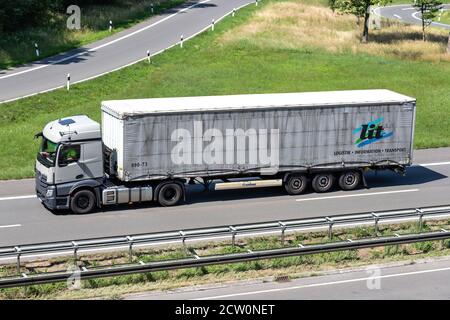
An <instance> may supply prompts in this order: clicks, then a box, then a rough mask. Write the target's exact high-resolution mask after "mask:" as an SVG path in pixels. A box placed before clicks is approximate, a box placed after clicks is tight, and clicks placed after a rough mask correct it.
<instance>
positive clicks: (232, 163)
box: [35, 90, 416, 213]
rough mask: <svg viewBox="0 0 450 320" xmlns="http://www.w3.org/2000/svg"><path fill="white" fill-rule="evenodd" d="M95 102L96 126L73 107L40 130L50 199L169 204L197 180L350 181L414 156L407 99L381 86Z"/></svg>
mask: <svg viewBox="0 0 450 320" xmlns="http://www.w3.org/2000/svg"><path fill="white" fill-rule="evenodd" d="M101 110H102V126H101V127H100V124H99V123H97V122H95V121H93V120H91V119H90V118H88V117H87V116H84V115H78V116H73V117H66V118H63V119H59V120H55V121H52V122H50V123H48V124H47V125H46V126H45V128H44V130H43V131H42V132H41V133H39V134H37V136H40V137H41V138H42V141H41V146H40V150H39V152H38V154H37V159H36V168H35V170H36V192H37V195H38V197H39V199H40V200H41V201H42V203H43V204H44V205H45V206H46V207H48V208H49V209H55V210H63V209H70V210H71V211H72V212H74V213H88V212H91V211H92V210H94V209H95V208H100V207H103V206H109V205H115V204H120V203H141V202H150V201H156V202H158V203H160V204H161V205H163V206H172V205H176V204H178V203H180V202H181V201H183V200H184V199H185V194H186V192H185V189H186V185H187V183H192V182H194V181H198V182H201V183H204V184H205V185H206V186H208V185H209V183H210V182H212V181H215V182H216V183H215V184H214V186H215V189H230V188H251V187H264V186H284V188H285V190H286V191H287V193H288V194H291V195H299V194H301V193H303V192H304V191H305V190H306V189H307V188H308V187H311V188H312V189H313V190H314V191H316V192H326V191H329V190H330V189H331V188H332V187H333V185H335V184H336V185H338V186H339V187H340V188H341V189H343V190H352V189H355V188H356V187H358V185H360V184H361V183H362V181H364V176H363V172H364V171H365V170H384V169H391V170H394V171H396V172H400V173H403V172H404V170H405V167H407V166H409V165H411V162H412V148H413V136H414V122H415V110H416V100H415V99H414V98H410V97H407V96H404V95H401V94H398V93H395V92H392V91H388V90H357V91H334V92H312V93H282V94H257V95H234V96H213V97H186V98H158V99H139V100H116V101H104V102H102V106H101ZM194 183H195V182H194Z"/></svg>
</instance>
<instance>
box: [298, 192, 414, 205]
mask: <svg viewBox="0 0 450 320" xmlns="http://www.w3.org/2000/svg"><path fill="white" fill-rule="evenodd" d="M417 191H419V189H406V190H393V191H381V192H369V193H357V194H346V195H342V196H329V197H315V198H305V199H296V200H295V201H298V202H301V201H314V200H327V199H339V198H352V197H366V196H378V195H382V194H395V193H406V192H417Z"/></svg>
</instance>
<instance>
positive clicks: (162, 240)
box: [0, 206, 450, 288]
mask: <svg viewBox="0 0 450 320" xmlns="http://www.w3.org/2000/svg"><path fill="white" fill-rule="evenodd" d="M442 216H450V206H440V207H426V208H412V209H403V210H396V211H383V212H366V213H358V214H350V215H349V214H346V215H337V216H332V217H321V218H313V219H296V220H284V221H271V222H263V223H258V224H240V225H234V226H220V227H214V228H203V229H189V230H180V231H169V232H162V233H150V234H137V235H132V236H129V235H128V236H118V237H111V238H96V239H83V240H74V241H63V242H53V243H41V244H33V245H21V246H10V247H1V248H0V258H3V259H5V258H6V259H7V258H12V259H16V261H17V276H15V277H4V278H0V288H6V287H13V286H21V285H31V284H39V283H49V282H57V281H64V280H67V279H68V278H70V277H71V276H73V272H51V273H38V274H24V273H21V258H22V257H24V256H29V255H33V256H39V255H48V254H53V253H68V254H71V253H73V257H74V260H75V263H76V264H78V254H79V253H80V251H89V250H92V249H98V250H102V249H104V250H106V249H108V250H110V249H113V248H124V247H128V251H129V257H130V263H129V264H126V265H119V266H113V267H101V268H96V269H87V268H85V267H83V268H82V269H81V270H79V275H80V277H82V278H83V279H89V278H96V277H105V276H115V275H123V274H131V273H140V272H151V271H159V270H170V269H179V268H188V267H200V266H205V265H212V264H223V263H233V262H242V261H252V260H258V259H268V258H276V257H288V256H295V255H305V254H313V253H324V252H332V251H340V250H352V249H361V248H368V247H376V246H385V245H395V244H403V243H412V242H420V241H433V240H444V239H449V238H450V231H448V230H445V229H441V230H440V231H437V232H426V233H422V227H423V221H424V220H425V219H430V218H436V217H442ZM416 219H417V221H418V223H419V233H417V234H407V235H398V234H395V235H393V236H388V237H379V236H378V233H379V225H380V224H381V223H393V222H397V223H398V222H403V221H411V220H416ZM361 225H373V226H374V237H373V238H366V239H354V240H351V239H347V240H346V241H337V242H329V243H324V244H310V245H301V244H300V245H299V246H298V247H283V248H280V249H270V250H260V251H252V250H248V251H247V252H244V253H233V254H223V255H214V256H201V257H200V256H199V255H197V253H196V252H195V250H187V252H189V253H190V255H191V257H189V258H185V259H180V260H166V261H157V262H149V263H144V262H141V261H139V263H133V247H135V246H150V245H155V244H161V245H162V244H167V243H174V242H175V243H176V242H180V243H182V244H183V245H184V246H186V241H188V240H189V241H206V240H214V239H216V240H217V239H223V238H231V242H232V244H233V246H234V245H235V240H236V237H237V236H257V235H262V234H267V233H272V234H273V233H275V234H278V233H279V234H280V241H281V243H282V244H283V245H284V243H285V235H286V233H287V232H293V231H302V230H311V229H313V230H315V229H317V230H319V229H326V230H328V237H329V238H330V240H331V239H332V237H333V229H334V228H336V227H340V228H350V227H357V226H361Z"/></svg>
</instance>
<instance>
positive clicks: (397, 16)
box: [394, 14, 402, 20]
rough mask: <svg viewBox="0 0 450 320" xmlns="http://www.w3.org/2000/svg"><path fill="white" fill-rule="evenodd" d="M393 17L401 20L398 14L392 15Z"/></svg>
mask: <svg viewBox="0 0 450 320" xmlns="http://www.w3.org/2000/svg"><path fill="white" fill-rule="evenodd" d="M394 17H396V18H397V19H400V20H401V19H402V17H400V16H399V15H398V14H394Z"/></svg>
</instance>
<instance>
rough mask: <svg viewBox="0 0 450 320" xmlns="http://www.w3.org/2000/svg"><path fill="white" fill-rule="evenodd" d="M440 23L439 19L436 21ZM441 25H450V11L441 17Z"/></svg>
mask: <svg viewBox="0 0 450 320" xmlns="http://www.w3.org/2000/svg"><path fill="white" fill-rule="evenodd" d="M435 20H436V21H438V19H435ZM439 22H440V23H445V24H450V11H444V12H443V13H442V15H441V21H439Z"/></svg>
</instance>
